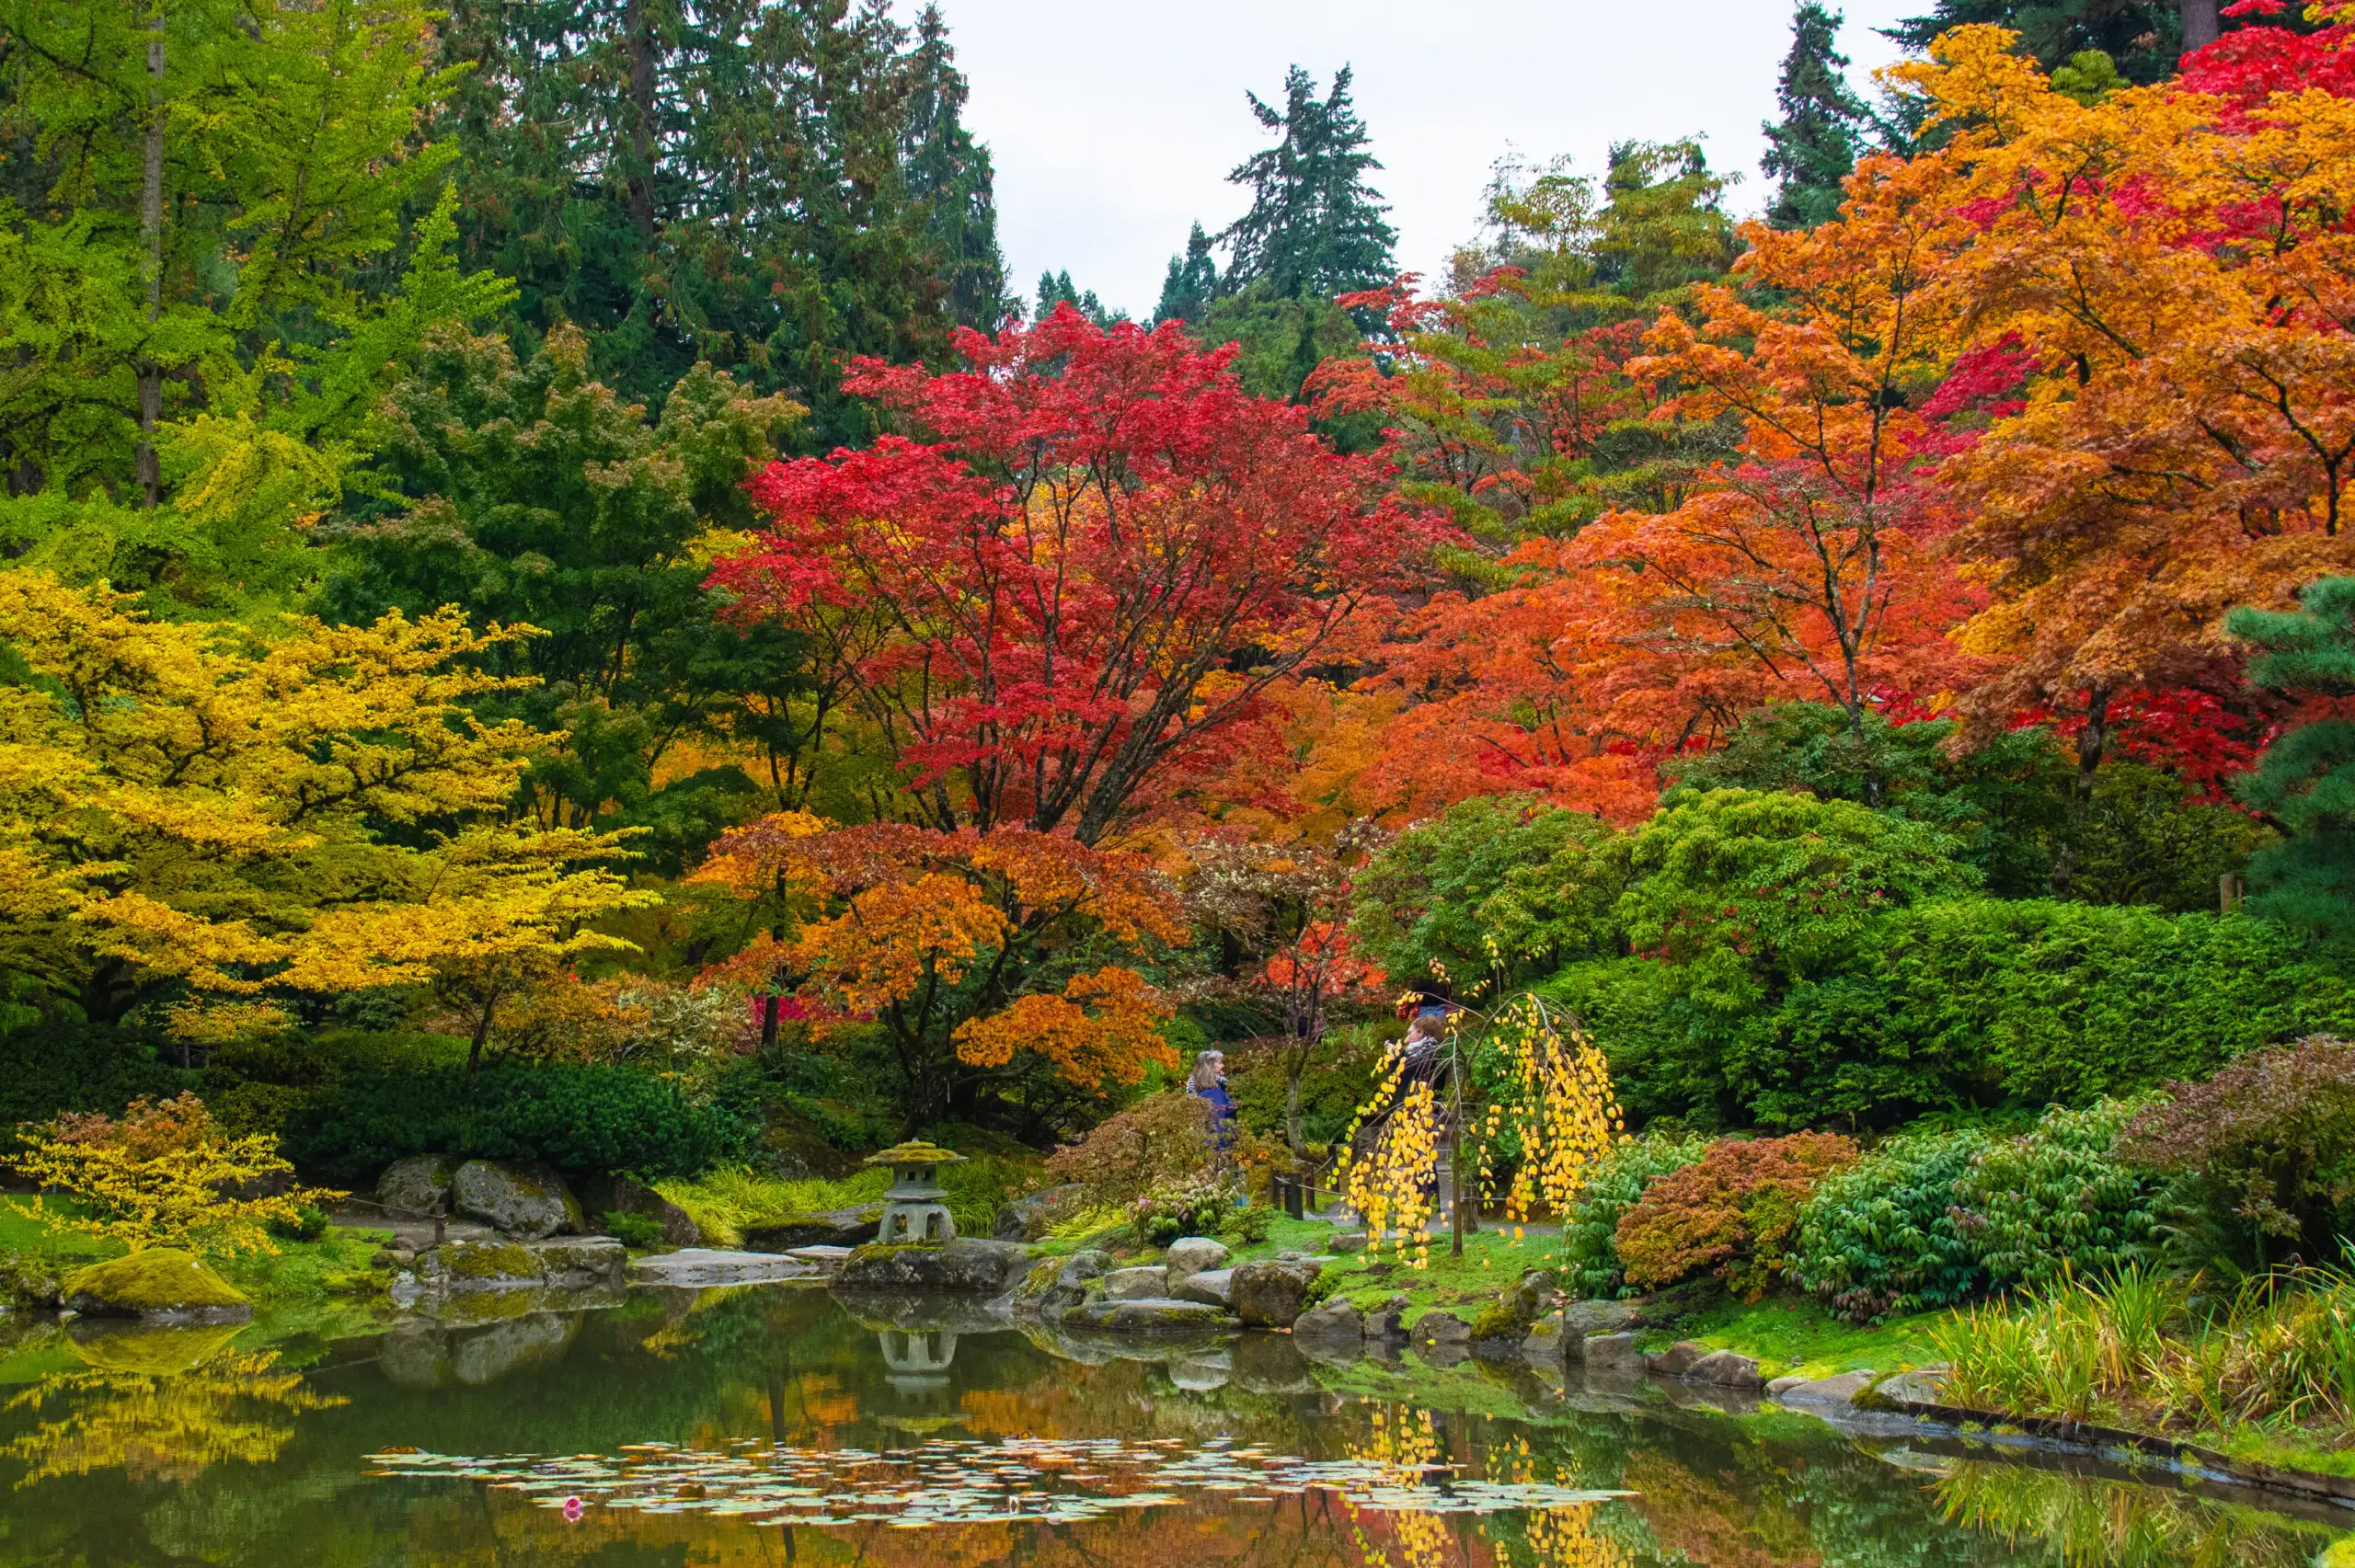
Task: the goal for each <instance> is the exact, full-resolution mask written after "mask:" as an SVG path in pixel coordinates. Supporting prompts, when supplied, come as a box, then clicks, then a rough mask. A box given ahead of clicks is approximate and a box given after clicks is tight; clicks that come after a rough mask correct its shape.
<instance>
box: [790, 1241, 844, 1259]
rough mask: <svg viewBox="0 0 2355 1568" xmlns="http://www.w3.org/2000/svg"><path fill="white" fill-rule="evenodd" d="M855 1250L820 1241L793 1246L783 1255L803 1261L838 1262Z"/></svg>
mask: <svg viewBox="0 0 2355 1568" xmlns="http://www.w3.org/2000/svg"><path fill="white" fill-rule="evenodd" d="M856 1251H858V1249H857V1248H856V1247H836V1246H831V1245H827V1244H824V1243H821V1244H819V1245H816V1246H809V1247H795V1248H793V1249H791V1250H790V1251H788V1252H787V1253H785V1256H787V1257H789V1258H799V1259H800V1260H801V1261H802V1262H803V1263H818V1264H838V1263H840V1262H842V1261H843V1259H844V1258H846V1257H848V1256H850V1255H851V1253H855V1252H856Z"/></svg>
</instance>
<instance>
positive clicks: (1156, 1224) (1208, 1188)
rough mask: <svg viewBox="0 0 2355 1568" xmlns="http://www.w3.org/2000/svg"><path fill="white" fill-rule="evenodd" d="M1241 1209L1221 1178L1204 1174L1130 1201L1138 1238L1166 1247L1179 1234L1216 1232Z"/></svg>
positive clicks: (1209, 1233)
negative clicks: (1236, 1205) (1219, 1179)
mask: <svg viewBox="0 0 2355 1568" xmlns="http://www.w3.org/2000/svg"><path fill="white" fill-rule="evenodd" d="M1242 1212H1243V1211H1242V1210H1240V1209H1238V1208H1236V1207H1235V1194H1234V1191H1233V1189H1232V1188H1230V1187H1228V1186H1227V1185H1226V1184H1224V1183H1223V1182H1220V1181H1217V1180H1215V1179H1212V1178H1207V1177H1198V1178H1196V1179H1195V1180H1193V1181H1190V1182H1186V1183H1182V1184H1178V1185H1171V1186H1166V1187H1160V1188H1156V1189H1155V1190H1154V1191H1152V1192H1149V1193H1147V1194H1145V1195H1144V1196H1143V1197H1140V1198H1138V1199H1136V1200H1135V1201H1134V1202H1132V1203H1131V1204H1130V1205H1129V1223H1130V1224H1131V1225H1132V1226H1134V1227H1135V1229H1136V1233H1137V1239H1138V1240H1139V1241H1141V1242H1145V1243H1147V1244H1148V1245H1150V1246H1155V1247H1166V1246H1167V1245H1168V1244H1169V1243H1170V1242H1174V1241H1176V1240H1177V1238H1178V1237H1180V1236H1215V1235H1217V1234H1218V1233H1219V1231H1220V1230H1221V1229H1223V1227H1225V1226H1227V1225H1229V1224H1232V1223H1233V1222H1234V1220H1235V1216H1236V1215H1238V1214H1240V1213H1242Z"/></svg>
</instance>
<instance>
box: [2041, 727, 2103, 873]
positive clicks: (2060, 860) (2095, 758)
mask: <svg viewBox="0 0 2355 1568" xmlns="http://www.w3.org/2000/svg"><path fill="white" fill-rule="evenodd" d="M2108 747H2109V688H2108V687H2107V686H2097V687H2095V688H2094V689H2093V690H2092V691H2090V692H2086V693H2085V728H2083V729H2081V730H2079V731H2078V732H2077V776H2076V779H2075V780H2074V783H2073V784H2072V785H2071V788H2070V795H2069V841H2068V842H2066V843H2063V844H2062V846H2061V853H2058V854H2056V855H2054V856H2053V857H2052V896H2053V897H2054V898H2068V897H2069V895H2070V894H2071V892H2072V891H2074V888H2075V886H2076V881H2077V846H2076V838H2077V836H2078V835H2079V834H2080V833H2082V832H2084V831H2085V818H2086V816H2087V815H2088V814H2089V813H2090V812H2091V810H2092V808H2093V803H2094V779H2095V776H2096V775H2097V774H2098V773H2100V772H2101V763H2102V757H2103V754H2104V753H2105V752H2106V751H2107V750H2108Z"/></svg>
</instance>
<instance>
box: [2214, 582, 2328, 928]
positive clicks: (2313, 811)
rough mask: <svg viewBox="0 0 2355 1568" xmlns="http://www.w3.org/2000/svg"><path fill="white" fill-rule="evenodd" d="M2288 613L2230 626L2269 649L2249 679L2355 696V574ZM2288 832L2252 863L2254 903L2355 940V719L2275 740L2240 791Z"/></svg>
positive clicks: (2240, 614)
mask: <svg viewBox="0 0 2355 1568" xmlns="http://www.w3.org/2000/svg"><path fill="white" fill-rule="evenodd" d="M2298 601H2299V608H2298V609H2296V610H2294V611H2290V612H2270V611H2262V610H2255V609H2246V608H2244V609H2239V610H2235V611H2234V612H2232V614H2231V615H2230V616H2228V617H2227V618H2226V619H2225V622H2224V625H2225V629H2226V630H2228V631H2230V632H2231V633H2232V635H2234V636H2235V637H2238V638H2240V639H2241V640H2242V641H2244V642H2248V643H2254V644H2255V645H2257V647H2258V648H2259V649H2260V650H2261V652H2260V654H2259V656H2258V657H2257V658H2255V659H2253V660H2251V661H2250V663H2249V667H2248V679H2249V683H2250V684H2251V685H2254V686H2260V687H2263V688H2265V689H2266V690H2268V691H2272V692H2295V693H2303V694H2308V695H2318V696H2325V697H2334V698H2340V699H2344V698H2345V697H2347V696H2349V694H2355V578H2324V579H2323V580H2322V581H2320V582H2315V583H2310V584H2308V585H2307V586H2306V588H2305V589H2303V591H2301V592H2300V594H2299V595H2298ZM2234 794H2236V795H2239V796H2240V797H2241V799H2242V801H2243V802H2244V803H2246V805H2248V806H2251V807H2255V808H2256V809H2257V810H2258V811H2261V812H2263V813H2265V814H2266V815H2267V816H2269V817H2270V818H2273V819H2274V820H2275V821H2276V822H2279V823H2280V824H2281V826H2282V827H2283V828H2285V829H2287V830H2289V833H2290V837H2288V838H2287V839H2284V840H2283V841H2281V842H2280V843H2278V844H2275V845H2272V846H2271V847H2269V848H2268V849H2265V850H2262V851H2260V852H2258V853H2257V855H2255V856H2254V857H2252V858H2251V860H2250V861H2249V877H2250V880H2251V881H2252V882H2253V883H2254V885H2255V887H2256V892H2255V894H2254V896H2252V897H2251V898H2250V899H2249V909H2250V910H2252V911H2253V912H2255V913H2257V914H2262V915H2269V916H2271V917H2272V918H2274V919H2276V920H2280V921H2283V922H2285V923H2287V924H2290V925H2294V926H2298V927H2301V928H2303V929H2304V930H2307V931H2310V932H2312V933H2315V934H2316V935H2317V936H2321V937H2324V938H2326V939H2330V940H2334V941H2337V942H2339V943H2342V944H2343V943H2346V942H2348V941H2349V940H2350V939H2355V721H2349V719H2346V718H2343V717H2338V716H2325V717H2318V718H2315V720H2314V721H2313V722H2311V723H2308V724H2304V725H2302V726H2300V727H2297V728H2294V729H2292V730H2291V731H2290V732H2289V733H2288V734H2286V735H2283V736H2281V737H2280V738H2279V739H2277V740H2275V741H2273V742H2272V743H2271V744H2270V745H2269V746H2267V747H2266V749H2265V751H2264V753H2263V754H2262V755H2261V756H2260V757H2259V758H2258V759H2257V770H2256V772H2254V773H2248V774H2246V775H2245V776H2244V777H2243V778H2241V779H2240V780H2239V782H2238V784H2237V785H2236V787H2235V789H2234Z"/></svg>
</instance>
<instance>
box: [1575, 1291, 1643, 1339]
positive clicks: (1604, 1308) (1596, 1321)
mask: <svg viewBox="0 0 2355 1568" xmlns="http://www.w3.org/2000/svg"><path fill="white" fill-rule="evenodd" d="M1635 1321H1636V1309H1635V1308H1633V1307H1631V1306H1629V1305H1628V1304H1627V1303H1626V1302H1625V1301H1600V1300H1590V1301H1573V1302H1571V1303H1570V1304H1569V1305H1568V1306H1567V1307H1564V1308H1563V1309H1562V1332H1563V1333H1566V1334H1568V1335H1569V1337H1570V1338H1572V1339H1574V1340H1575V1339H1581V1338H1584V1337H1585V1336H1586V1335H1588V1334H1591V1333H1618V1332H1619V1331H1620V1330H1622V1329H1625V1328H1628V1327H1631V1326H1632V1325H1633V1324H1634V1323H1635Z"/></svg>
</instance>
